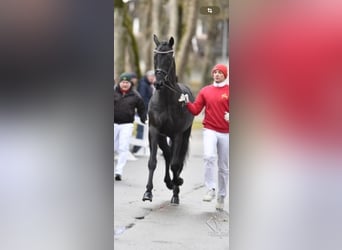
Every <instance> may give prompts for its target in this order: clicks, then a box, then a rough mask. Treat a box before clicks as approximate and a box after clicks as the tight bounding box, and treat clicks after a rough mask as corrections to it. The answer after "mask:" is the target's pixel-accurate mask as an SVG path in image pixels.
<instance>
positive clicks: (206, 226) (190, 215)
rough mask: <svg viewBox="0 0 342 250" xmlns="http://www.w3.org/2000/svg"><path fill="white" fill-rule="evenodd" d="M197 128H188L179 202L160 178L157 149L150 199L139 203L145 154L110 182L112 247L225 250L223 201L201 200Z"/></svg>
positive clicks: (117, 249)
mask: <svg viewBox="0 0 342 250" xmlns="http://www.w3.org/2000/svg"><path fill="white" fill-rule="evenodd" d="M202 148H203V141H202V130H201V129H199V130H194V131H193V132H192V137H191V143H190V153H189V158H188V159H187V162H186V165H185V167H184V169H183V172H182V174H181V177H183V179H184V184H183V185H182V186H181V189H180V204H179V205H178V206H172V205H170V199H171V197H172V191H171V190H168V189H167V187H166V186H165V184H164V182H163V178H164V171H165V168H164V159H163V157H162V156H161V155H160V154H159V153H158V165H157V169H156V170H155V174H154V182H153V184H154V189H153V201H152V202H149V201H145V202H143V201H142V196H143V194H144V192H145V186H146V182H147V176H148V167H147V161H148V157H147V156H140V157H138V158H137V160H136V161H129V162H128V163H127V165H126V166H125V168H124V173H123V179H122V181H114V231H115V232H114V249H115V250H126V249H127V250H130V249H134V250H169V249H170V250H174V249H177V250H183V249H186V250H188V249H189V250H190V249H191V250H201V249H206V250H208V249H209V250H216V249H217V250H228V248H229V242H228V240H229V238H228V230H229V216H228V201H227V199H226V201H225V209H224V211H221V212H220V211H216V210H215V203H216V201H215V200H213V201H212V202H203V201H202V196H203V194H204V193H205V187H204V185H203V173H204V167H203V160H202Z"/></svg>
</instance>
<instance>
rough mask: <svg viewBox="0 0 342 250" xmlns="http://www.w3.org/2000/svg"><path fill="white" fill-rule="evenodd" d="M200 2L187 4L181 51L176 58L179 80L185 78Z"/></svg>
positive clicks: (189, 1) (192, 1) (180, 45)
mask: <svg viewBox="0 0 342 250" xmlns="http://www.w3.org/2000/svg"><path fill="white" fill-rule="evenodd" d="M198 4H199V1H198V0H188V1H187V2H186V4H185V8H184V9H185V11H184V12H185V13H187V16H186V19H185V24H184V26H183V27H184V30H183V35H182V37H181V40H180V44H179V49H178V51H177V56H176V68H177V75H178V79H180V80H181V79H182V78H183V74H184V72H185V66H186V64H187V61H188V57H189V51H190V48H191V47H190V46H191V39H192V37H193V35H194V33H195V28H196V23H197V13H198Z"/></svg>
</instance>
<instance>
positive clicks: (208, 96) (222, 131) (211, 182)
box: [179, 64, 229, 210]
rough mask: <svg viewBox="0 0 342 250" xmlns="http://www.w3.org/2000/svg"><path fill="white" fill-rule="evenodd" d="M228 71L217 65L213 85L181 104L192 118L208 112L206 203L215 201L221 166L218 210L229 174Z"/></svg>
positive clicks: (205, 144) (225, 193) (205, 148)
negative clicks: (192, 100)
mask: <svg viewBox="0 0 342 250" xmlns="http://www.w3.org/2000/svg"><path fill="white" fill-rule="evenodd" d="M227 71H228V70H227V67H226V66H225V65H223V64H217V65H215V67H214V68H213V69H212V71H211V75H212V77H213V80H214V82H213V83H212V84H210V85H208V86H205V87H204V88H202V89H201V90H200V92H199V94H198V96H197V98H196V100H195V102H193V103H191V102H189V98H188V96H187V95H186V94H185V95H184V94H182V95H181V96H180V98H179V101H180V102H185V103H186V106H187V108H188V110H189V111H190V112H191V113H192V114H193V115H198V114H199V113H200V112H201V111H202V109H203V108H205V114H204V120H203V126H204V132H203V141H204V143H203V145H204V167H205V174H204V180H205V185H206V187H207V189H208V190H207V192H206V194H205V195H204V197H203V201H208V202H209V201H212V200H213V199H214V198H215V188H216V183H215V179H214V176H215V165H216V156H217V160H218V161H217V165H218V192H217V196H218V197H217V205H216V209H218V210H222V209H223V207H224V199H225V197H226V196H227V195H228V192H227V187H228V181H229V180H228V174H229V162H228V157H229V156H228V155H229V84H228V80H227V73H228V72H227Z"/></svg>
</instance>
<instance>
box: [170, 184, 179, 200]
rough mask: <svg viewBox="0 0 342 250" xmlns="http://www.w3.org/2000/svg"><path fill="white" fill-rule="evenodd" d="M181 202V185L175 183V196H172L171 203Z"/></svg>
mask: <svg viewBox="0 0 342 250" xmlns="http://www.w3.org/2000/svg"><path fill="white" fill-rule="evenodd" d="M178 204H179V186H177V185H175V186H174V187H173V196H172V198H171V205H178Z"/></svg>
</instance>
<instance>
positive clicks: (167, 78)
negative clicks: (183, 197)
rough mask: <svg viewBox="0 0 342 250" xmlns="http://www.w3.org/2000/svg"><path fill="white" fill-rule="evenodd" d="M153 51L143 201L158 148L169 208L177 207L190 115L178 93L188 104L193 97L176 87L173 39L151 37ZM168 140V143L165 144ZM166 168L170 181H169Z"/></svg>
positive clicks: (148, 197)
mask: <svg viewBox="0 0 342 250" xmlns="http://www.w3.org/2000/svg"><path fill="white" fill-rule="evenodd" d="M153 39H154V42H155V44H156V46H157V47H156V48H155V50H154V70H155V75H156V83H155V88H156V91H155V93H154V94H153V96H152V98H151V100H150V103H149V108H148V117H149V143H150V158H149V161H148V169H149V175H148V182H147V186H146V192H145V194H144V196H143V201H145V200H149V201H152V188H153V183H152V181H153V173H154V170H155V168H156V166H157V149H158V145H159V147H160V149H161V150H162V151H163V156H164V159H165V178H164V182H165V184H166V186H167V187H168V188H169V189H172V190H173V196H172V199H171V203H172V204H179V196H178V194H179V186H180V185H182V184H183V179H182V178H181V177H180V174H181V172H182V170H183V165H184V160H185V158H186V155H187V151H188V146H189V137H190V134H191V126H192V122H193V119H194V117H193V115H192V114H191V113H190V112H189V111H188V110H187V108H186V107H185V105H184V103H181V102H179V101H178V99H179V97H180V95H181V94H182V93H184V94H188V95H189V99H190V100H191V101H193V100H194V97H193V95H192V93H191V91H190V89H189V88H188V87H186V86H185V85H183V84H180V83H177V78H176V65H175V60H174V56H173V55H174V49H173V47H172V46H173V44H174V39H173V37H171V38H170V40H169V41H161V42H160V41H159V40H158V38H157V36H156V35H153ZM167 137H169V138H170V143H169V144H168V142H167ZM170 166H171V171H172V173H173V179H172V180H171V177H170Z"/></svg>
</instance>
